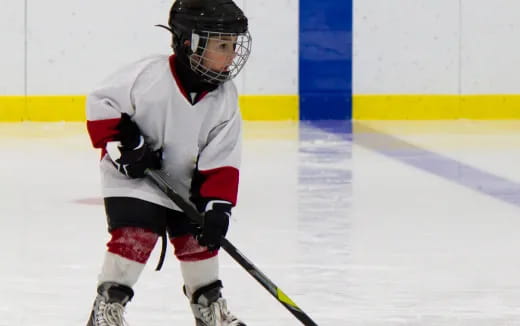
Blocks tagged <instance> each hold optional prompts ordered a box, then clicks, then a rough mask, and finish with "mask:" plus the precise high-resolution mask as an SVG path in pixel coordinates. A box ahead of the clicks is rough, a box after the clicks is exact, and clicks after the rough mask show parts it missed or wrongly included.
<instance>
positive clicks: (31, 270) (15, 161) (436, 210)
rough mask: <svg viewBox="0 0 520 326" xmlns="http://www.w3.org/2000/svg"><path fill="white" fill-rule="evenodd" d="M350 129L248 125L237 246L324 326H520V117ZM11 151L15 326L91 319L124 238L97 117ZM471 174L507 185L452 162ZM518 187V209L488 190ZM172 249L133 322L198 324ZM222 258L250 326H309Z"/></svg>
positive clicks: (8, 185)
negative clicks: (107, 195) (108, 205)
mask: <svg viewBox="0 0 520 326" xmlns="http://www.w3.org/2000/svg"><path fill="white" fill-rule="evenodd" d="M342 128H343V125H341V124H340V125H339V126H338V125H336V126H335V127H334V128H329V127H327V124H322V125H320V124H301V125H300V126H298V125H297V124H296V123H291V122H279V123H267V122H248V123H246V124H245V136H246V137H245V141H244V159H243V167H242V169H241V188H240V193H239V205H238V206H237V207H236V209H235V210H234V214H233V216H234V217H233V221H232V225H231V229H230V232H229V235H228V239H229V240H230V241H231V242H232V243H233V244H235V246H237V247H238V248H239V249H240V250H241V251H242V253H244V254H245V255H246V256H247V257H248V258H249V259H251V260H252V261H253V262H254V263H255V264H256V266H257V267H258V268H259V269H260V270H261V271H262V272H264V273H265V274H266V275H267V276H268V277H269V278H270V279H271V280H272V281H273V282H274V283H275V284H277V285H278V286H279V287H280V288H281V289H282V290H283V291H284V292H285V293H286V294H287V295H288V296H289V297H290V298H291V299H293V301H295V302H296V303H297V304H298V306H299V307H300V308H301V309H302V310H303V311H305V312H306V313H307V314H308V315H309V316H310V317H311V318H312V319H314V320H315V321H316V323H317V324H318V325H320V326H337V325H369V326H380V325H381V326H382V325H385V326H386V325H390V326H397V325H432V326H433V325H449V326H453V325H468V326H469V325H471V326H473V325H486V326H487V325H493V326H494V325H520V259H519V256H520V237H519V230H520V192H519V191H520V186H519V185H520V123H519V122H484V121H483V122H471V121H454V122H370V123H369V122H364V123H361V122H356V123H354V134H353V135H351V134H348V133H346V132H343V133H341V132H338V131H339V130H341V129H342ZM345 130H346V128H345ZM388 137H392V139H393V140H392V142H390V143H389V142H387V141H386V140H385V139H387V138H388ZM389 147H395V148H389ZM421 149H424V152H421V151H420V150H421ZM403 152H404V154H403ZM412 152H413V153H412ZM0 153H2V154H1V155H2V160H0V248H1V249H0V325H1V326H5V325H9V326H65V325H67V326H70V325H85V324H86V320H87V317H88V314H89V312H90V308H91V304H92V301H93V299H94V296H95V286H96V278H97V274H98V272H99V269H100V265H101V262H102V259H103V255H104V250H105V243H106V241H108V239H109V237H108V233H107V232H106V225H105V215H104V209H103V206H102V205H101V198H100V186H99V174H98V167H97V162H98V159H99V152H98V151H96V150H94V149H92V148H91V145H90V143H89V140H88V137H87V135H86V130H85V127H84V125H83V124H77V123H5V124H0ZM396 153H397V154H396ZM431 153H434V155H432V154H431ZM437 154H438V155H439V156H435V155H437ZM403 157H404V158H405V159H403ZM449 160H452V161H449ZM410 162H419V163H424V164H425V165H424V166H429V165H430V164H433V165H435V164H438V170H439V171H440V172H439V174H440V175H436V174H434V173H431V172H428V171H426V170H424V169H421V166H420V164H418V165H415V166H414V165H413V164H410ZM453 162H459V163H460V165H457V164H455V166H453V164H452V163H453ZM448 163H449V164H448ZM469 167H474V168H475V169H478V171H483V172H485V173H487V174H489V176H491V177H490V178H491V180H494V179H493V178H494V177H496V178H498V179H497V180H501V182H499V183H498V185H497V184H490V183H489V180H490V179H489V178H488V179H486V180H484V181H482V182H481V183H478V180H471V181H472V182H477V183H476V184H477V185H478V187H481V188H482V189H480V188H478V187H477V188H475V189H473V188H471V187H468V185H467V184H465V183H464V181H463V180H462V179H461V180H457V176H460V177H461V178H463V177H468V175H467V174H464V173H462V172H461V173H459V172H460V171H458V172H457V171H456V173H455V174H453V171H452V169H459V170H461V169H465V171H467V170H468V169H470V168H469ZM434 168H435V169H437V166H436V165H435V167H434ZM470 170H471V169H470ZM471 171H472V172H471V173H472V174H471V173H470V174H469V177H470V178H471V176H472V175H473V176H474V175H477V176H476V177H475V178H478V177H479V176H481V174H475V173H476V172H475V171H473V170H471ZM443 174H445V175H446V177H443V176H442V175H443ZM454 176H455V177H454ZM504 185H506V186H507V189H494V190H497V191H496V192H497V193H499V194H501V195H504V193H505V195H507V196H508V197H507V198H509V199H511V198H517V199H519V200H518V201H517V203H518V204H515V200H509V201H508V200H504V198H502V197H500V196H494V195H490V194H489V193H486V191H485V190H486V189H484V188H486V187H495V188H497V187H498V188H500V187H503V186H504ZM502 190H503V191H502ZM515 196H517V197H515ZM158 255H159V246H157V248H156V250H155V251H154V253H153V256H152V257H151V259H150V261H149V264H148V265H147V267H146V269H145V271H144V273H143V275H142V277H141V279H140V280H139V282H138V284H137V285H136V286H135V289H134V290H135V293H136V295H135V297H134V299H133V301H132V302H131V303H130V304H129V305H128V309H127V320H128V322H129V324H130V325H132V326H135V325H147V326H159V325H160V326H164V325H193V324H194V323H193V318H192V316H191V313H190V311H189V307H188V304H187V301H186V299H185V298H184V296H183V294H182V291H181V287H182V281H181V278H180V271H179V269H178V264H177V261H176V260H175V257H174V256H173V254H172V248H171V246H170V247H169V251H168V255H167V259H166V262H165V265H164V267H163V270H162V271H161V272H155V271H154V270H153V269H154V267H155V264H156V262H157V259H158ZM221 265H222V269H221V278H222V280H223V282H224V295H225V297H226V298H227V299H228V303H229V307H230V309H231V310H232V312H233V313H235V314H236V315H238V316H240V317H241V318H242V319H244V320H245V321H247V322H248V325H251V326H255V325H258V326H260V325H265V326H285V325H300V324H301V323H299V322H298V321H297V320H296V319H295V318H294V317H293V316H292V315H291V314H290V313H289V312H288V311H287V310H286V309H285V308H284V307H282V306H281V305H280V304H279V303H278V302H277V301H276V300H275V299H274V298H272V297H271V296H270V295H269V294H268V293H267V292H266V291H265V290H264V289H263V288H262V287H261V286H260V285H259V284H258V283H257V282H256V281H255V280H254V279H253V278H251V277H250V276H249V274H247V273H246V272H245V271H244V270H243V269H242V268H241V267H239V266H238V265H237V264H236V263H235V262H234V261H233V260H232V259H231V258H229V256H227V255H226V253H224V252H222V253H221Z"/></svg>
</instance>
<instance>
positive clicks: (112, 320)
mask: <svg viewBox="0 0 520 326" xmlns="http://www.w3.org/2000/svg"><path fill="white" fill-rule="evenodd" d="M97 292H98V296H97V297H96V300H95V301H94V306H93V307H92V312H91V314H90V318H89V320H88V323H87V326H125V325H127V324H126V322H125V319H124V317H123V314H124V312H125V305H126V303H127V302H128V301H130V300H132V297H133V296H134V291H132V289H131V288H130V287H128V286H126V285H121V284H117V283H113V282H105V283H102V284H101V285H100V286H99V287H98V289H97Z"/></svg>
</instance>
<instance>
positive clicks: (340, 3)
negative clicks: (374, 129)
mask: <svg viewBox="0 0 520 326" xmlns="http://www.w3.org/2000/svg"><path fill="white" fill-rule="evenodd" d="M299 46H300V50H299V52H300V53H299V95H300V119H301V120H327V119H335V120H336V119H337V120H341V119H351V118H352V0H321V1H316V0H300V38H299Z"/></svg>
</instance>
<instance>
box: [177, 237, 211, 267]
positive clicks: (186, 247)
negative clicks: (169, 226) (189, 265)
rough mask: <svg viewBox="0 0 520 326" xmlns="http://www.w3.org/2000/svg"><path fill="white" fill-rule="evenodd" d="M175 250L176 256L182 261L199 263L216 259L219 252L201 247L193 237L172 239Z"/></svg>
mask: <svg viewBox="0 0 520 326" xmlns="http://www.w3.org/2000/svg"><path fill="white" fill-rule="evenodd" d="M170 241H171V243H172V244H173V247H174V248H175V256H177V258H178V259H179V260H181V261H199V260H204V259H208V258H211V257H215V256H216V255H217V254H218V250H213V251H209V250H208V248H207V247H204V246H201V245H200V244H199V242H198V241H197V239H195V238H194V237H193V235H191V234H190V235H184V236H182V237H177V238H172V239H170Z"/></svg>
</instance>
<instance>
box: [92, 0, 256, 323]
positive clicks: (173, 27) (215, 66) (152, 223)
mask: <svg viewBox="0 0 520 326" xmlns="http://www.w3.org/2000/svg"><path fill="white" fill-rule="evenodd" d="M168 25H169V26H168V27H166V26H162V27H165V28H167V29H169V30H170V31H171V32H172V34H173V44H172V47H173V49H174V52H175V54H174V55H172V56H170V57H168V56H153V57H149V58H145V59H143V60H141V61H139V62H137V63H135V64H133V65H130V66H128V67H125V68H123V69H121V70H120V71H119V72H117V73H116V74H114V75H113V76H112V77H111V78H110V79H109V80H107V81H106V83H105V84H104V85H103V86H101V87H100V88H98V89H97V90H95V91H94V92H93V93H92V94H90V95H89V96H88V98H87V127H88V131H89V134H90V137H91V140H92V143H93V145H94V147H96V148H100V149H102V159H101V163H100V167H101V177H102V188H103V197H104V203H105V211H106V215H107V223H108V230H109V232H110V234H111V239H110V241H109V242H108V244H107V247H108V250H107V252H106V255H105V260H104V263H103V266H102V269H101V273H100V275H99V283H98V288H97V293H98V295H97V297H96V299H95V301H94V305H93V308H92V313H91V315H90V319H89V321H88V324H87V325H88V326H101V325H103V326H109V325H110V326H122V325H124V320H123V313H124V309H125V306H126V304H127V303H128V302H129V301H130V300H131V299H132V297H133V295H134V292H133V290H132V286H133V285H134V284H135V283H136V282H137V280H138V278H139V275H140V274H141V272H142V270H143V268H144V266H145V264H146V262H147V260H148V258H149V256H150V253H151V252H152V249H153V248H154V246H155V244H156V242H157V240H158V238H159V237H161V236H162V237H163V254H164V246H165V242H164V241H165V240H164V239H165V237H166V236H168V237H169V240H170V242H171V243H172V244H173V247H174V249H175V256H176V257H177V258H178V260H179V261H180V268H181V272H182V276H183V280H184V293H185V294H186V296H187V298H188V299H189V301H190V305H191V309H192V311H193V314H194V316H195V320H196V325H197V326H218V325H228V326H240V325H245V324H244V323H243V322H242V321H240V320H239V319H238V318H236V317H235V316H233V315H232V314H231V313H230V312H229V311H228V310H227V308H226V301H225V299H224V298H223V297H222V295H221V288H222V283H221V281H220V280H219V274H218V270H219V266H218V249H219V246H220V244H219V242H220V238H221V237H222V236H224V235H225V234H226V232H227V229H228V224H229V217H230V215H231V208H232V207H233V206H234V205H235V204H236V199H237V192H238V179H239V170H238V169H239V164H240V155H241V117H240V112H239V109H238V105H237V102H238V100H237V90H236V88H235V86H234V84H233V82H232V81H230V80H231V79H232V78H233V77H235V76H236V75H237V74H238V73H239V71H240V70H241V69H242V67H243V66H244V64H245V63H246V61H247V58H248V56H249V53H250V49H251V43H250V41H251V38H250V36H249V33H248V23H247V18H246V17H245V16H244V14H243V12H242V10H240V9H239V8H238V7H237V6H236V4H235V3H233V1H232V0H178V1H176V2H175V3H174V4H173V6H172V8H171V11H170V17H169V22H168ZM146 169H161V171H160V173H162V174H163V175H164V176H165V178H166V179H167V180H168V181H169V183H170V184H171V185H172V186H173V187H174V188H175V189H176V191H177V192H178V193H179V194H180V195H182V196H183V197H184V198H190V199H191V201H192V202H193V203H194V204H195V205H196V206H197V208H198V209H199V210H200V212H201V213H203V215H204V224H203V225H200V226H195V225H193V224H192V223H190V221H189V219H188V218H187V216H186V215H185V214H183V213H182V211H181V210H180V209H179V208H178V207H177V206H176V205H175V204H174V203H173V202H172V201H171V200H170V199H169V198H168V197H166V196H165V195H164V194H163V193H162V192H161V190H159V189H158V188H157V187H156V186H155V185H154V184H153V183H152V182H151V181H150V180H148V179H147V178H145V177H144V176H145V172H144V171H145V170H146ZM161 256H162V255H161ZM161 258H162V257H161ZM161 262H162V259H161Z"/></svg>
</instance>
